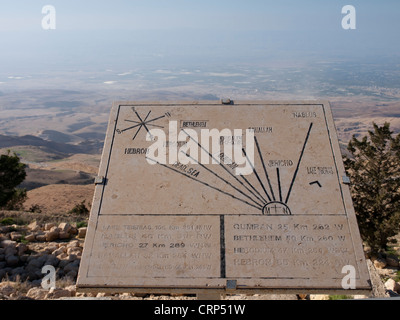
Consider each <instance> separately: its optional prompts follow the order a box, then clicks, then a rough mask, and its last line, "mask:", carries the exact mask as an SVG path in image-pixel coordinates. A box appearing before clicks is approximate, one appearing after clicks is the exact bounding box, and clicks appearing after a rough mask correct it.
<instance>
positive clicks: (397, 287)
mask: <svg viewBox="0 0 400 320" xmlns="http://www.w3.org/2000/svg"><path fill="white" fill-rule="evenodd" d="M385 288H386V289H387V290H391V291H394V292H397V293H400V283H398V282H396V281H394V280H393V279H389V280H388V281H386V282H385Z"/></svg>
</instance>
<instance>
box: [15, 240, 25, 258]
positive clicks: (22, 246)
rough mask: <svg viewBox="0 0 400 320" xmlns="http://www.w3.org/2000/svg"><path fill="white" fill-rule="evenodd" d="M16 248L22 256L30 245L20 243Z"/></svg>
mask: <svg viewBox="0 0 400 320" xmlns="http://www.w3.org/2000/svg"><path fill="white" fill-rule="evenodd" d="M16 249H17V250H18V255H19V256H22V255H23V254H24V253H25V252H26V251H28V246H27V245H26V244H25V243H18V244H17V247H16Z"/></svg>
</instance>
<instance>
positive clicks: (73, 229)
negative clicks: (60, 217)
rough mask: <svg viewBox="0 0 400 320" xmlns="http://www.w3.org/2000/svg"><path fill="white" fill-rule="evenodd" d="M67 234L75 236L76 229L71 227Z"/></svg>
mask: <svg viewBox="0 0 400 320" xmlns="http://www.w3.org/2000/svg"><path fill="white" fill-rule="evenodd" d="M68 233H69V234H71V235H76V234H78V229H77V228H75V227H73V226H72V227H71V230H69V231H68Z"/></svg>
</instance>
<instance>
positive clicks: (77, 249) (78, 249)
mask: <svg viewBox="0 0 400 320" xmlns="http://www.w3.org/2000/svg"><path fill="white" fill-rule="evenodd" d="M67 254H68V255H73V254H74V255H76V256H77V257H81V256H82V248H81V247H75V248H68V249H67Z"/></svg>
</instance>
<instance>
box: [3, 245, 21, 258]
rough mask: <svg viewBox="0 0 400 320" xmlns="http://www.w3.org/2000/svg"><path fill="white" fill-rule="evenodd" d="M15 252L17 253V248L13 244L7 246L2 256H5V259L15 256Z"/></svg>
mask: <svg viewBox="0 0 400 320" xmlns="http://www.w3.org/2000/svg"><path fill="white" fill-rule="evenodd" d="M17 252H18V250H17V246H16V245H14V244H12V245H9V246H8V247H7V248H5V249H4V254H5V255H6V257H7V256H12V255H16V254H17Z"/></svg>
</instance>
